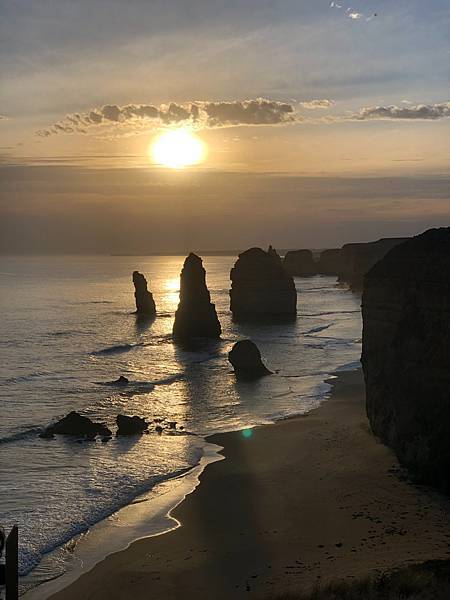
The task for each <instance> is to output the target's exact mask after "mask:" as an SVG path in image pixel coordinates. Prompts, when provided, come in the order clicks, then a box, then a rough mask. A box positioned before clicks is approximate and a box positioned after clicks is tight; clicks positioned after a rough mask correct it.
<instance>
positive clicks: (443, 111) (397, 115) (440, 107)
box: [353, 102, 450, 121]
mask: <svg viewBox="0 0 450 600" xmlns="http://www.w3.org/2000/svg"><path fill="white" fill-rule="evenodd" d="M447 117H450V102H441V103H440V104H418V105H416V106H393V105H392V106H370V107H367V108H362V109H361V110H360V111H359V113H357V114H356V115H354V117H353V118H354V119H356V120H358V121H367V120H384V119H398V120H402V119H405V120H415V119H416V120H425V121H436V120H437V119H445V118H447Z"/></svg>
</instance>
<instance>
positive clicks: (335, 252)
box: [317, 248, 342, 276]
mask: <svg viewBox="0 0 450 600" xmlns="http://www.w3.org/2000/svg"><path fill="white" fill-rule="evenodd" d="M341 261H342V252H341V249H340V248H330V249H329V250H323V251H322V252H321V253H320V256H319V260H318V262H317V272H318V273H319V274H320V275H336V276H337V275H338V273H339V272H340V271H341V270H342V266H341Z"/></svg>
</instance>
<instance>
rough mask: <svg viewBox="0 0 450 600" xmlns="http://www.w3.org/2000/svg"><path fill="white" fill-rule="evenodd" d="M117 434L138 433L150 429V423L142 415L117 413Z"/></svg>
mask: <svg viewBox="0 0 450 600" xmlns="http://www.w3.org/2000/svg"><path fill="white" fill-rule="evenodd" d="M116 423H117V435H119V436H120V435H138V434H141V433H144V431H147V429H148V423H147V421H146V420H145V419H142V418H141V417H137V416H133V417H128V416H126V415H117V417H116Z"/></svg>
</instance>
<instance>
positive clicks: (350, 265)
mask: <svg viewBox="0 0 450 600" xmlns="http://www.w3.org/2000/svg"><path fill="white" fill-rule="evenodd" d="M408 239H409V238H384V239H381V240H377V241H376V242H368V243H363V244H345V245H344V246H342V250H341V267H340V271H339V273H338V279H339V281H342V282H345V283H348V284H349V286H350V288H351V289H352V290H355V291H361V290H362V287H363V279H364V275H365V274H366V273H367V272H368V271H369V270H370V269H371V268H372V267H373V265H375V264H376V263H377V262H378V261H379V260H381V259H382V258H383V257H384V256H385V255H386V254H387V253H388V252H389V250H391V249H392V248H395V246H398V245H399V244H402V243H403V242H405V241H407V240H408Z"/></svg>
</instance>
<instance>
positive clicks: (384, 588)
mask: <svg viewBox="0 0 450 600" xmlns="http://www.w3.org/2000/svg"><path fill="white" fill-rule="evenodd" d="M449 599H450V561H447V560H434V561H428V562H425V563H422V564H420V565H414V566H411V567H404V568H402V569H398V570H396V571H392V572H391V573H387V574H384V575H381V576H379V577H374V578H370V579H364V580H360V581H352V582H340V583H334V584H330V585H327V586H324V587H321V588H318V589H316V590H315V591H313V592H312V593H311V594H308V595H304V594H299V595H287V596H277V597H276V598H274V599H273V600H449Z"/></svg>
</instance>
